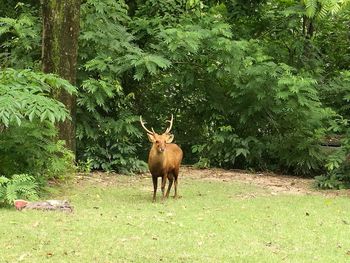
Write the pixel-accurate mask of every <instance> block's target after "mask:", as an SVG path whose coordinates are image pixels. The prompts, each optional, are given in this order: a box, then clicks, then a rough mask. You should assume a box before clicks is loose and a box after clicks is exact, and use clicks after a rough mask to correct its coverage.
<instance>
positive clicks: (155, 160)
mask: <svg viewBox="0 0 350 263" xmlns="http://www.w3.org/2000/svg"><path fill="white" fill-rule="evenodd" d="M165 161H166V150H165V151H164V152H159V151H158V150H157V147H156V146H152V148H151V151H150V154H149V163H152V165H154V166H164V165H165Z"/></svg>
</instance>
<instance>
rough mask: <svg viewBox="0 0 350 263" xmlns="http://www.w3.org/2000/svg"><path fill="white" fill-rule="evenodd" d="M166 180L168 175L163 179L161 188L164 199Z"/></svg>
mask: <svg viewBox="0 0 350 263" xmlns="http://www.w3.org/2000/svg"><path fill="white" fill-rule="evenodd" d="M166 178H167V175H166V174H165V175H163V177H162V186H161V189H162V196H163V199H164V197H165V184H166Z"/></svg>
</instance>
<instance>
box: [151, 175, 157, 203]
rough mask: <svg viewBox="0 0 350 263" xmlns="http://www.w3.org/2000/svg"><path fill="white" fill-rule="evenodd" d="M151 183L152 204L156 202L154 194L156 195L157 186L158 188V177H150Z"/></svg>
mask: <svg viewBox="0 0 350 263" xmlns="http://www.w3.org/2000/svg"><path fill="white" fill-rule="evenodd" d="M152 181H153V202H155V201H156V194H157V186H158V177H156V176H152Z"/></svg>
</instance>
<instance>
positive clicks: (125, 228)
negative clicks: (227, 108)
mask: <svg viewBox="0 0 350 263" xmlns="http://www.w3.org/2000/svg"><path fill="white" fill-rule="evenodd" d="M179 180H180V181H179V191H180V195H182V198H180V199H177V200H174V199H172V198H170V199H168V200H166V201H165V202H161V201H159V200H158V202H157V203H152V202H151V192H152V186H151V185H152V183H151V179H150V178H149V177H147V176H134V177H130V176H129V177H128V176H114V177H108V176H107V177H106V176H102V177H100V176H97V175H95V176H86V177H83V178H81V180H79V182H77V183H75V184H74V185H72V186H70V187H61V188H60V189H59V191H57V193H56V194H54V196H53V197H51V198H61V199H62V198H66V199H69V200H70V201H71V203H72V204H73V205H74V207H75V210H74V213H70V214H69V213H63V212H41V211H23V212H18V211H15V210H12V209H1V210H0V233H1V236H0V247H1V253H0V262H11V263H12V262H259V263H260V262H349V261H350V238H349V237H350V202H349V201H350V200H349V197H346V196H340V197H339V196H337V197H336V196H334V195H331V196H325V195H322V194H319V193H313V194H293V193H273V192H271V189H268V188H266V187H262V186H258V185H254V184H247V183H244V182H242V181H237V180H217V179H214V178H213V179H211V178H210V175H209V178H198V177H186V175H185V174H183V175H182V176H181V177H180V179H179ZM158 198H159V195H158Z"/></svg>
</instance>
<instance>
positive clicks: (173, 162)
mask: <svg viewBox="0 0 350 263" xmlns="http://www.w3.org/2000/svg"><path fill="white" fill-rule="evenodd" d="M173 121H174V117H173V115H171V119H170V120H169V121H167V122H169V123H170V125H169V127H168V128H167V129H166V130H165V132H164V133H163V134H157V133H156V132H155V131H154V130H153V128H152V131H150V130H148V129H147V128H146V127H145V124H146V123H145V122H143V121H142V117H141V116H140V122H141V125H142V127H143V128H144V129H145V130H146V132H147V136H148V139H149V141H150V142H151V143H152V147H151V150H150V152H149V155H148V168H149V170H150V172H151V174H152V181H153V202H155V201H156V193H157V186H158V177H161V178H162V185H161V189H162V196H163V198H164V197H167V198H168V197H169V192H170V189H171V186H172V185H173V182H174V188H175V194H174V198H176V197H177V179H178V175H179V168H180V164H181V161H182V157H183V153H182V150H181V148H180V147H179V146H178V145H176V144H174V143H171V142H172V141H173V139H174V135H173V134H171V133H170V130H171V128H172V126H173ZM167 179H168V180H169V185H168V190H167V192H166V194H165V195H164V190H165V185H166V180H167Z"/></svg>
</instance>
